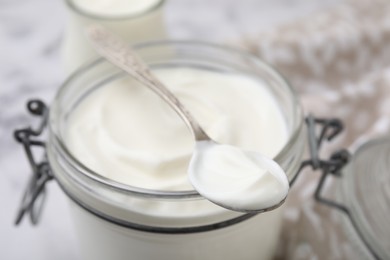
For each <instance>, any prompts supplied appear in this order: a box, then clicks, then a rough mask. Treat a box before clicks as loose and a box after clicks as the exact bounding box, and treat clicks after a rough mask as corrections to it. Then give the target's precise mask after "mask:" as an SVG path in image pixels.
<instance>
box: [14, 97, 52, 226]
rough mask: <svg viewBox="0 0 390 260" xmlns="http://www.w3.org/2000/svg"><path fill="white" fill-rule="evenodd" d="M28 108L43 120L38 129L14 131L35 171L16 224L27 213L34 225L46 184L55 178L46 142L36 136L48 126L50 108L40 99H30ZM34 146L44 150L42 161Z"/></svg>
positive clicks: (36, 221)
mask: <svg viewBox="0 0 390 260" xmlns="http://www.w3.org/2000/svg"><path fill="white" fill-rule="evenodd" d="M27 109H28V111H29V112H30V113H31V114H32V115H35V116H39V117H41V122H40V124H39V126H38V127H37V128H36V129H33V128H32V127H26V128H23V129H18V130H15V132H14V137H15V139H16V141H17V142H19V143H21V144H22V145H23V148H24V151H25V153H26V156H27V159H28V161H29V163H30V166H31V169H32V171H33V173H32V175H31V177H30V179H29V181H28V184H27V187H26V189H25V192H24V195H23V197H22V201H21V204H20V207H19V210H18V212H17V216H16V220H15V225H19V224H20V222H21V220H22V219H23V217H24V216H25V214H29V215H30V220H31V223H33V224H34V225H35V224H37V223H38V220H39V217H40V215H41V212H42V208H43V204H44V201H45V198H46V191H45V185H46V183H47V182H48V181H50V180H52V179H53V175H52V173H51V169H50V167H49V164H48V162H47V159H46V151H45V143H44V142H43V141H41V140H37V139H36V137H38V136H40V135H41V134H42V132H43V130H44V129H45V127H46V124H47V117H48V112H49V109H48V108H47V106H46V105H45V104H44V103H43V102H42V101H40V100H30V101H28V103H27ZM33 147H40V148H43V150H44V156H43V157H44V158H43V159H42V160H41V161H40V162H37V160H36V159H35V157H34V153H33V151H32V150H33Z"/></svg>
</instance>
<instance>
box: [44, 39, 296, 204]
mask: <svg viewBox="0 0 390 260" xmlns="http://www.w3.org/2000/svg"><path fill="white" fill-rule="evenodd" d="M169 45H171V46H174V45H179V46H196V47H198V48H199V47H207V48H214V49H216V50H219V51H221V50H222V51H226V52H229V53H235V54H238V55H240V56H242V57H245V58H247V59H250V60H251V61H254V62H256V63H257V64H258V65H261V66H262V68H263V69H264V70H266V71H267V72H268V73H270V74H271V75H272V76H273V78H274V79H277V80H278V81H279V82H281V83H282V84H283V85H284V86H285V87H286V89H287V90H288V91H289V92H290V97H291V99H292V102H293V106H294V108H295V110H296V111H295V112H294V113H293V114H294V116H295V117H296V118H295V121H297V122H298V123H297V124H296V125H295V129H293V131H292V133H291V135H290V136H289V139H288V141H287V142H286V144H285V145H284V147H283V149H281V150H280V151H279V153H278V154H277V155H276V156H275V157H274V160H275V161H276V162H278V161H280V160H281V158H284V157H285V156H286V154H288V152H289V151H290V149H291V148H292V147H293V146H294V141H295V140H296V139H297V138H298V137H299V135H300V133H301V130H302V128H303V125H304V120H303V110H302V108H301V105H300V102H299V100H298V96H297V94H296V92H295V90H294V89H293V87H292V86H291V85H290V84H289V83H288V81H287V80H286V79H285V78H284V77H283V76H282V74H281V73H280V72H279V71H278V70H277V69H275V68H274V67H273V66H272V65H270V64H268V63H266V62H264V61H262V60H261V59H260V58H258V57H256V56H255V55H253V54H251V53H249V52H246V51H242V50H238V49H236V48H233V47H228V46H221V45H218V44H213V43H205V42H202V41H187V40H175V41H172V40H160V41H150V42H144V43H139V44H136V45H134V46H133V48H134V49H135V50H143V49H145V48H151V47H156V46H169ZM105 61H106V60H105V59H104V58H97V59H94V60H93V61H90V62H89V63H86V64H84V65H83V66H81V67H80V68H78V69H77V70H76V71H75V72H73V73H72V74H71V75H70V76H69V77H68V78H67V79H66V80H65V81H64V83H63V84H62V85H61V86H60V88H59V90H58V92H57V94H56V96H55V98H54V100H53V103H52V106H55V104H56V103H58V100H59V99H60V98H61V96H62V95H63V91H64V90H65V88H66V86H67V85H68V84H69V83H70V82H71V81H73V80H74V79H76V78H77V77H78V76H79V75H81V74H83V73H84V72H85V71H88V70H89V69H90V68H92V67H94V66H96V65H98V64H100V63H102V62H105ZM55 123H56V117H55V115H54V114H53V110H50V120H49V125H48V128H49V131H50V134H51V135H52V137H53V139H54V142H55V145H56V146H57V147H58V148H59V149H60V151H61V153H62V154H63V155H64V158H65V159H66V160H67V161H68V162H69V163H71V164H72V165H75V167H76V168H77V169H78V170H80V171H81V172H82V173H83V174H84V175H85V176H86V177H88V178H89V179H92V180H94V181H97V182H98V183H100V184H102V185H104V186H106V187H109V188H110V189H115V190H117V191H119V192H121V193H126V194H133V195H137V196H141V197H149V198H160V199H161V198H162V199H177V198H182V199H186V198H187V199H192V198H202V196H201V195H200V194H199V193H198V192H197V191H196V190H183V191H166V190H154V189H147V188H140V187H136V186H132V185H127V184H123V183H120V182H117V181H114V180H112V179H109V178H107V177H105V176H103V175H100V174H98V173H97V172H94V171H93V170H91V169H89V168H88V167H87V166H85V165H84V164H83V163H82V162H80V161H79V160H78V159H77V158H76V157H74V156H73V154H72V153H71V152H70V151H69V149H68V148H67V146H66V145H65V142H64V141H63V139H62V138H61V136H60V135H59V133H58V131H55Z"/></svg>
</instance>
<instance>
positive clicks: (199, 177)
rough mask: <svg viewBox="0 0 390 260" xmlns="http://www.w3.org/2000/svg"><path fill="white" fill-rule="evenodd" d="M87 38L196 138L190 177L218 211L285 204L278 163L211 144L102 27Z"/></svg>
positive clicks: (285, 182) (260, 209) (134, 57)
mask: <svg viewBox="0 0 390 260" xmlns="http://www.w3.org/2000/svg"><path fill="white" fill-rule="evenodd" d="M88 36H89V39H90V40H91V43H92V45H93V46H94V47H95V50H96V51H97V52H98V53H99V54H100V55H102V56H103V57H105V58H106V59H107V60H108V61H110V62H111V63H113V64H114V65H116V66H118V67H119V68H121V69H123V70H124V71H125V72H127V73H128V74H130V75H132V76H133V77H134V78H135V79H136V80H138V81H139V82H141V83H142V84H143V85H145V86H147V87H149V88H150V89H151V90H153V91H154V92H156V93H157V94H158V95H159V96H160V97H161V98H162V99H164V101H166V102H167V103H168V104H169V105H170V106H171V107H172V108H173V109H174V110H175V111H176V112H177V113H178V114H179V115H180V116H181V118H182V119H183V121H185V122H186V123H187V126H188V127H189V128H190V129H191V131H192V133H193V135H194V137H195V140H196V145H195V152H194V154H193V157H192V159H191V163H190V165H189V169H188V173H189V178H190V181H191V183H192V185H193V186H194V188H195V189H196V190H197V191H198V192H199V193H200V194H201V195H203V196H204V197H205V198H206V199H208V200H210V201H211V202H214V203H215V204H218V205H220V206H222V207H225V208H227V209H231V210H235V211H242V212H263V211H267V210H271V209H274V208H275V207H278V206H280V205H281V204H282V203H283V201H284V199H285V198H286V196H287V193H288V188H289V184H288V180H287V176H286V174H285V173H284V171H283V170H282V169H281V168H280V167H279V166H278V165H277V163H276V162H274V161H273V160H272V159H269V158H267V157H264V156H263V155H261V154H260V153H257V152H250V151H244V150H242V149H240V148H238V147H235V146H230V145H224V144H219V143H217V142H215V141H214V140H212V139H211V138H210V137H209V136H208V135H207V133H206V132H205V131H204V130H203V128H202V127H201V126H200V125H199V123H198V121H197V120H196V119H195V117H193V115H192V114H191V113H190V112H189V111H188V110H187V108H186V107H184V106H183V105H182V103H181V102H180V101H179V100H178V99H177V97H176V96H175V95H174V94H173V93H172V92H171V91H170V90H169V89H168V88H167V87H165V85H164V84H163V83H162V82H160V81H159V80H158V79H157V78H156V77H155V76H154V75H153V74H152V73H151V71H150V70H149V68H148V66H147V65H146V64H145V63H144V62H143V61H142V60H141V59H140V58H139V57H138V56H137V55H136V54H135V53H134V52H133V51H132V50H131V49H130V47H129V46H128V44H126V43H125V42H124V41H123V40H121V39H120V38H117V37H115V36H114V35H112V34H111V33H110V32H108V31H107V30H105V29H104V28H101V27H95V26H94V27H90V28H89V29H88Z"/></svg>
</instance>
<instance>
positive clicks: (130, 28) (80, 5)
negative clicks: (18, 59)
mask: <svg viewBox="0 0 390 260" xmlns="http://www.w3.org/2000/svg"><path fill="white" fill-rule="evenodd" d="M162 2H163V0H130V1H129V0H127V1H126V0H67V3H68V7H69V15H68V22H67V26H66V31H65V37H64V41H63V47H62V63H63V67H64V70H65V72H67V73H71V72H73V71H74V70H75V69H77V68H78V67H79V66H81V65H82V64H84V63H85V62H87V61H90V60H91V59H93V58H96V57H97V54H96V52H95V51H94V50H93V48H92V47H91V46H90V44H89V42H88V40H87V38H86V36H85V28H86V26H88V25H90V24H100V25H103V26H105V27H107V28H108V29H109V30H110V31H112V32H114V33H115V34H117V35H119V36H120V37H122V38H123V39H125V40H126V41H127V42H129V44H135V43H139V42H144V41H151V40H156V39H163V38H165V37H166V33H165V26H164V19H163V10H162V6H163V4H162Z"/></svg>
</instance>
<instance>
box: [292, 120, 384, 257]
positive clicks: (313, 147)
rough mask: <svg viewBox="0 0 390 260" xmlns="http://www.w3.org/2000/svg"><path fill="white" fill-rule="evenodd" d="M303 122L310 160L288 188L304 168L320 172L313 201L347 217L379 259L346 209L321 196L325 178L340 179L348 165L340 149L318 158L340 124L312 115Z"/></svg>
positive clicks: (343, 152) (337, 132)
mask: <svg viewBox="0 0 390 260" xmlns="http://www.w3.org/2000/svg"><path fill="white" fill-rule="evenodd" d="M305 122H306V126H307V136H308V144H309V152H310V159H307V160H305V161H303V162H302V163H301V166H300V168H299V169H298V172H297V174H296V175H295V176H294V178H293V179H292V180H291V181H290V186H291V185H292V184H293V183H294V182H295V181H296V179H297V177H298V176H299V174H300V173H301V172H302V170H303V169H304V168H306V167H308V166H310V167H311V168H312V170H321V171H322V173H321V177H320V180H319V182H318V185H317V188H316V190H315V193H314V198H315V200H316V201H318V202H319V203H321V204H324V205H326V206H329V207H333V208H335V209H337V210H340V211H341V212H343V213H344V214H345V215H346V216H347V217H348V219H349V221H350V223H351V224H352V226H353V227H354V229H355V230H356V232H357V235H358V236H359V237H360V239H361V241H362V242H363V244H364V245H365V246H366V248H367V249H368V251H369V252H370V254H371V255H372V257H373V258H374V259H376V260H379V259H380V257H379V256H378V255H377V254H376V253H375V251H374V250H373V248H372V247H371V246H370V244H369V243H368V242H367V240H366V239H365V238H364V236H363V234H362V231H361V230H360V229H359V226H358V225H357V223H356V221H355V219H354V218H353V216H352V214H351V212H350V210H349V209H348V207H346V206H345V205H342V204H340V203H338V202H336V201H333V200H331V199H328V198H325V197H323V196H322V195H321V194H322V189H323V187H324V184H325V181H326V178H327V177H328V176H329V175H333V176H335V177H342V176H341V169H342V168H343V167H344V166H345V165H346V164H347V163H348V161H349V158H350V153H349V152H348V151H347V150H346V149H341V150H339V151H336V152H334V153H333V154H332V155H331V156H330V158H329V159H328V160H323V159H321V158H320V157H319V149H320V147H321V145H322V144H323V142H324V141H331V140H332V139H333V138H334V137H336V136H337V135H338V134H339V133H340V132H341V131H342V130H343V124H342V122H341V121H340V120H339V119H319V118H315V117H313V116H312V115H309V116H307V117H306V119H305ZM317 126H319V127H317ZM317 129H319V135H318V137H317V132H316V130H317Z"/></svg>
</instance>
